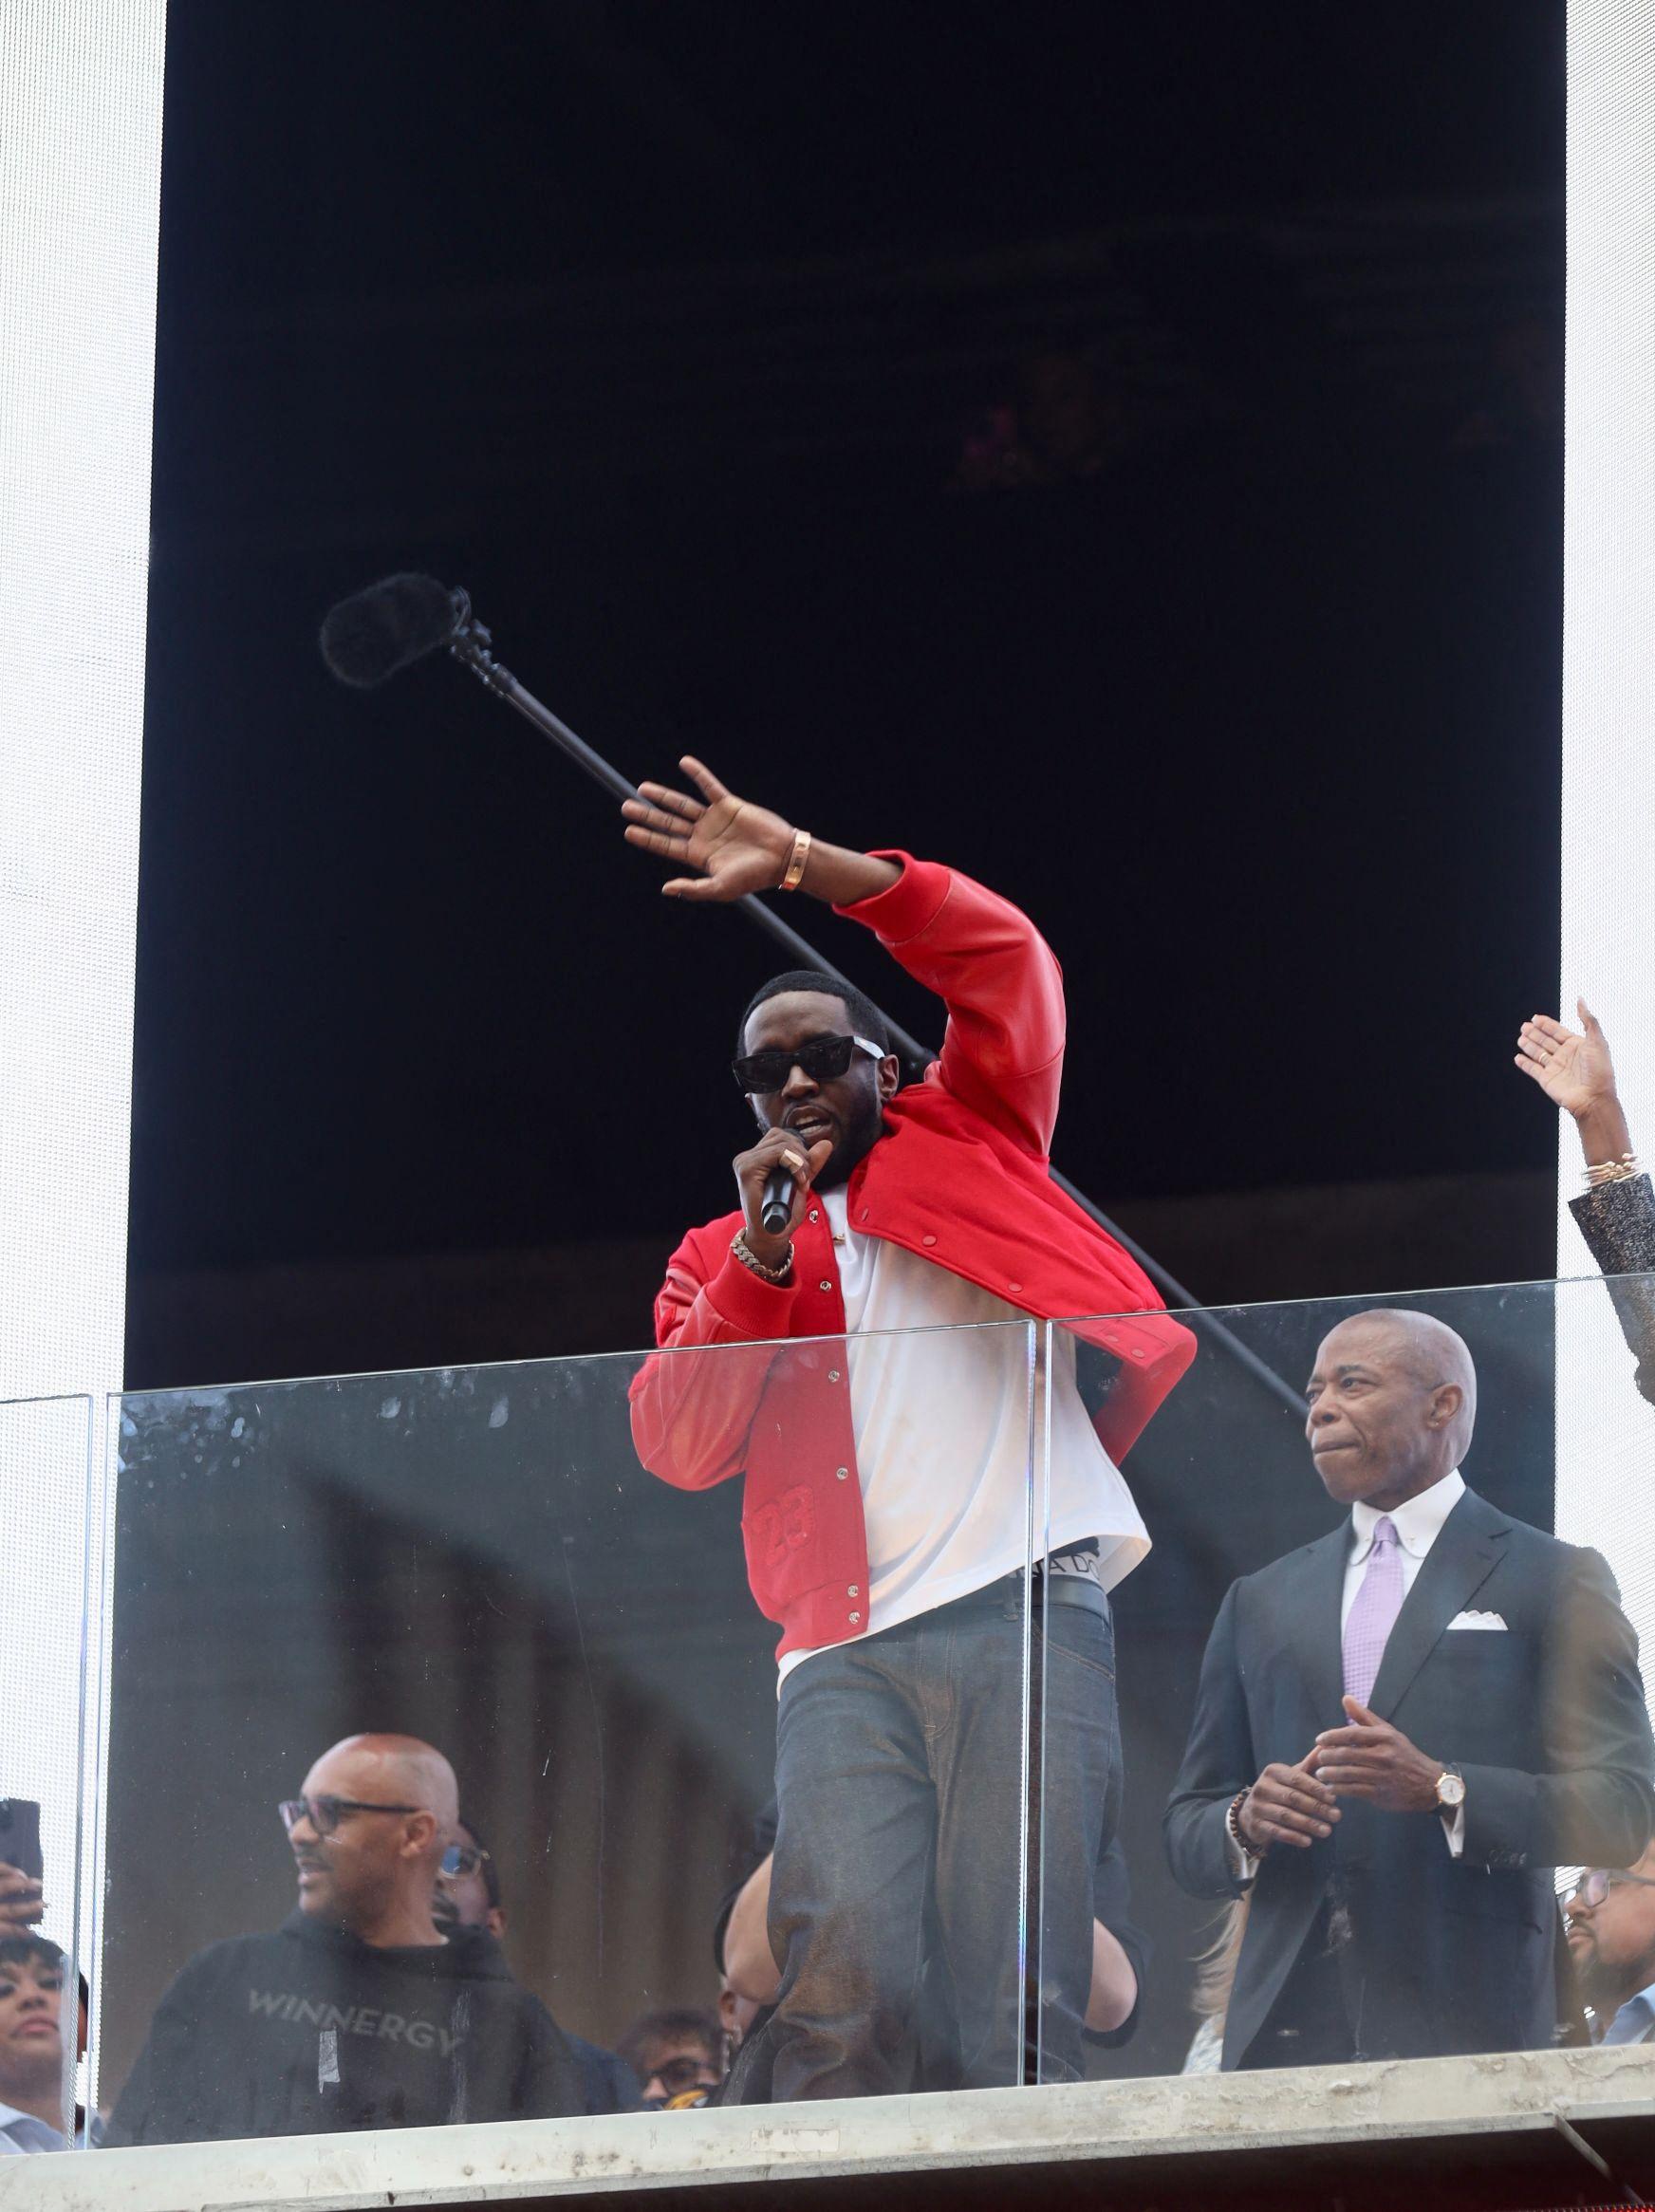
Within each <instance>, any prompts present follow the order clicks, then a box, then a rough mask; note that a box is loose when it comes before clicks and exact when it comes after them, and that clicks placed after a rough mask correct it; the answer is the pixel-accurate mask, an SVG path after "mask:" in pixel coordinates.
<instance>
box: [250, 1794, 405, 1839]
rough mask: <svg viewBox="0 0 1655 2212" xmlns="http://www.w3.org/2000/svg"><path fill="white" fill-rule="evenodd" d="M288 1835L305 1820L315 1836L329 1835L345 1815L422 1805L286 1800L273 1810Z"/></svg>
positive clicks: (350, 1799) (330, 1799) (329, 1799)
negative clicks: (314, 1832)
mask: <svg viewBox="0 0 1655 2212" xmlns="http://www.w3.org/2000/svg"><path fill="white" fill-rule="evenodd" d="M276 1811H277V1812H279V1813H280V1814H281V1816H282V1826H283V1827H284V1828H285V1829H286V1830H287V1831H288V1834H289V1835H291V1834H292V1832H293V1831H294V1829H296V1828H297V1827H298V1825H299V1823H300V1821H302V1820H307V1821H308V1822H309V1823H310V1825H311V1827H312V1828H313V1829H314V1830H315V1831H316V1832H317V1834H318V1835H331V1834H332V1833H333V1831H334V1830H335V1829H336V1828H337V1827H338V1826H339V1824H340V1822H341V1820H342V1819H344V1815H345V1814H346V1813H347V1812H424V1811H425V1807H424V1806H423V1805H365V1804H364V1803H363V1800H362V1799H361V1798H360V1797H287V1798H284V1799H283V1801H282V1803H281V1804H280V1805H278V1806H277V1807H276Z"/></svg>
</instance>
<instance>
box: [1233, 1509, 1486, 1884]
mask: <svg viewBox="0 0 1655 2212" xmlns="http://www.w3.org/2000/svg"><path fill="white" fill-rule="evenodd" d="M1463 1496H1465V1478H1464V1477H1463V1476H1462V1475H1461V1474H1460V1470H1459V1468H1458V1467H1456V1468H1454V1469H1452V1470H1451V1471H1450V1473H1448V1474H1446V1475H1444V1476H1443V1477H1442V1478H1441V1481H1440V1482H1433V1483H1432V1485H1431V1487H1430V1489H1429V1490H1422V1491H1421V1492H1420V1494H1419V1496H1417V1497H1410V1498H1406V1499H1404V1502H1403V1503H1402V1504H1401V1505H1393V1506H1392V1507H1391V1508H1390V1510H1389V1511H1388V1513H1387V1512H1382V1511H1381V1510H1380V1508H1378V1507H1377V1506H1371V1505H1364V1504H1363V1503H1362V1502H1361V1500H1360V1499H1358V1500H1357V1502H1356V1504H1354V1505H1353V1506H1352V1507H1351V1508H1350V1551H1349V1554H1348V1557H1347V1559H1346V1562H1345V1590H1344V1595H1343V1597H1342V1598H1341V1600H1340V1605H1339V1633H1340V1635H1341V1636H1343V1635H1344V1633H1345V1627H1346V1624H1347V1623H1348V1620H1349V1618H1350V1608H1351V1607H1352V1606H1353V1605H1354V1604H1355V1603H1356V1593H1357V1591H1358V1590H1359V1589H1361V1588H1362V1578H1363V1576H1364V1575H1365V1574H1366V1573H1367V1558H1368V1553H1369V1552H1371V1551H1372V1550H1373V1532H1374V1530H1375V1529H1376V1528H1378V1526H1379V1524H1380V1522H1381V1521H1382V1520H1388V1521H1389V1523H1390V1525H1391V1527H1392V1528H1393V1529H1395V1531H1396V1533H1397V1557H1398V1558H1399V1559H1400V1561H1401V1562H1402V1570H1403V1602H1404V1604H1405V1603H1406V1602H1407V1595H1408V1592H1409V1590H1411V1589H1413V1587H1414V1584H1415V1583H1416V1582H1417V1581H1418V1580H1419V1575H1420V1569H1421V1568H1422V1567H1423V1565H1424V1564H1425V1560H1426V1558H1427V1556H1428V1554H1429V1552H1430V1550H1431V1546H1432V1545H1433V1544H1434V1543H1435V1542H1436V1541H1437V1538H1438V1537H1439V1536H1440V1535H1441V1534H1442V1524H1443V1522H1444V1521H1446V1519H1447V1518H1448V1515H1450V1514H1451V1513H1452V1512H1453V1511H1454V1508H1455V1507H1456V1506H1457V1505H1458V1504H1459V1503H1460V1499H1461V1498H1462V1497H1463ZM1392 1634H1393V1635H1394V1634H1395V1629H1394V1628H1393V1629H1392ZM1305 1749H1306V1750H1307V1751H1308V1750H1309V1749H1310V1746H1309V1745H1308V1744H1307V1745H1306V1746H1305ZM1442 1829H1443V1832H1444V1834H1445V1835H1446V1836H1447V1838H1448V1849H1449V1851H1450V1853H1451V1854H1452V1855H1453V1857H1455V1858H1459V1856H1460V1852H1461V1851H1462V1850H1464V1849H1465V1808H1464V1806H1463V1805H1456V1806H1454V1807H1453V1808H1452V1809H1450V1808H1449V1807H1448V1806H1446V1805H1445V1806H1444V1807H1443V1808H1442ZM1224 1842H1225V1846H1226V1848H1227V1850H1228V1851H1229V1856H1230V1864H1231V1866H1232V1867H1233V1868H1235V1870H1236V1873H1237V1876H1238V1877H1239V1879H1240V1880H1241V1881H1243V1882H1251V1881H1252V1880H1253V1878H1254V1877H1255V1874H1256V1873H1257V1872H1258V1862H1259V1859H1260V1858H1261V1856H1262V1855H1263V1854H1262V1853H1261V1852H1258V1851H1250V1850H1247V1849H1246V1847H1245V1846H1244V1845H1240V1844H1237V1841H1236V1838H1235V1837H1234V1836H1233V1835H1232V1834H1231V1833H1230V1831H1229V1828H1228V1827H1227V1826H1226V1828H1225V1830H1224Z"/></svg>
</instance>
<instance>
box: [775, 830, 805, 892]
mask: <svg viewBox="0 0 1655 2212" xmlns="http://www.w3.org/2000/svg"><path fill="white" fill-rule="evenodd" d="M809 858H810V832H809V830H808V829H795V830H794V831H793V849H792V851H791V852H790V854H789V855H788V865H787V872H786V873H785V874H784V876H783V877H782V880H781V882H780V883H778V884H777V885H776V888H777V890H778V891H796V890H797V889H798V887H799V885H800V883H802V882H803V881H804V875H805V868H806V864H808V862H809Z"/></svg>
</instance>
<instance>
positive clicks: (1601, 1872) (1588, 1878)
mask: <svg viewBox="0 0 1655 2212" xmlns="http://www.w3.org/2000/svg"><path fill="white" fill-rule="evenodd" d="M1623 1884H1627V1885H1635V1886H1636V1887H1638V1888H1640V1889H1655V1877H1651V1876H1650V1875H1648V1874H1627V1873H1623V1872H1622V1871H1621V1870H1620V1869H1619V1868H1615V1869H1613V1870H1612V1871H1611V1870H1610V1869H1609V1868H1604V1867H1593V1868H1591V1869H1590V1872H1588V1873H1585V1874H1583V1875H1582V1876H1581V1877H1580V1880H1579V1881H1578V1882H1577V1883H1576V1884H1575V1886H1574V1887H1573V1888H1572V1889H1571V1891H1570V1892H1569V1903H1570V1904H1571V1905H1574V1904H1576V1903H1579V1904H1581V1905H1590V1907H1591V1908H1592V1910H1593V1911H1594V1912H1595V1911H1596V1909H1597V1907H1598V1906H1599V1905H1601V1904H1602V1903H1603V1901H1604V1899H1605V1898H1606V1897H1607V1896H1608V1895H1609V1891H1610V1890H1611V1889H1619V1888H1620V1887H1622V1885H1623Z"/></svg>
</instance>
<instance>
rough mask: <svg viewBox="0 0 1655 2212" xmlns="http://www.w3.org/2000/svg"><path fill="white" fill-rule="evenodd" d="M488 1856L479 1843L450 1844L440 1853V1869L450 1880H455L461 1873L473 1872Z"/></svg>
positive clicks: (489, 1854)
mask: <svg viewBox="0 0 1655 2212" xmlns="http://www.w3.org/2000/svg"><path fill="white" fill-rule="evenodd" d="M490 1856H491V1853H489V1852H488V1851H486V1850H484V1849H483V1847H482V1845H481V1844H450V1845H449V1847H448V1849H447V1850H445V1851H444V1852H443V1854H442V1871H443V1873H444V1874H446V1875H447V1876H448V1879H449V1880H450V1881H451V1882H457V1881H458V1880H459V1878H460V1876H461V1875H462V1874H474V1873H475V1872H476V1870H477V1868H479V1867H480V1866H481V1865H482V1863H483V1861H484V1860H485V1859H486V1858H488V1857H490Z"/></svg>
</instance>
